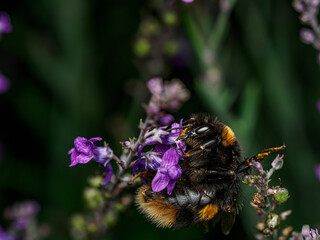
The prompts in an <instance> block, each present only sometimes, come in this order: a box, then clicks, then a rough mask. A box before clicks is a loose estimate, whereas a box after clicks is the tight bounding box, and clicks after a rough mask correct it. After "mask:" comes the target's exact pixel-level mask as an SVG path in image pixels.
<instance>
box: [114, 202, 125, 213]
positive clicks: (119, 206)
mask: <svg viewBox="0 0 320 240" xmlns="http://www.w3.org/2000/svg"><path fill="white" fill-rule="evenodd" d="M115 208H116V210H117V211H118V212H123V211H124V206H123V204H121V203H117V204H116V206H115Z"/></svg>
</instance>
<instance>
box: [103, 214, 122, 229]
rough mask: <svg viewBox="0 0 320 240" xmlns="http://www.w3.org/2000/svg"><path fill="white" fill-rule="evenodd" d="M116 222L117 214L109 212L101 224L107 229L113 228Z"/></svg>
mask: <svg viewBox="0 0 320 240" xmlns="http://www.w3.org/2000/svg"><path fill="white" fill-rule="evenodd" d="M117 222H118V214H116V213H114V212H109V213H107V215H106V216H105V217H104V219H103V223H104V224H105V225H106V226H108V227H113V226H114V225H116V224H117Z"/></svg>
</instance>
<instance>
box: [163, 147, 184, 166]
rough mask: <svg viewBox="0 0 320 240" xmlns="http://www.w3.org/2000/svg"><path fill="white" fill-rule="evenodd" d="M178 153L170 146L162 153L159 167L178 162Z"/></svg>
mask: <svg viewBox="0 0 320 240" xmlns="http://www.w3.org/2000/svg"><path fill="white" fill-rule="evenodd" d="M178 161H179V154H178V152H177V150H176V149H173V148H170V149H169V150H168V151H166V152H165V153H164V154H163V157H162V162H161V164H160V167H161V168H169V167H171V166H174V165H176V164H178Z"/></svg>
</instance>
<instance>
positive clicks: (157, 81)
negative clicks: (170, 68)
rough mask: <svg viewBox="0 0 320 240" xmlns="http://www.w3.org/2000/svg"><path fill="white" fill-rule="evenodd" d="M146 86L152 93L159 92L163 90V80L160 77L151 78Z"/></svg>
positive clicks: (156, 93)
mask: <svg viewBox="0 0 320 240" xmlns="http://www.w3.org/2000/svg"><path fill="white" fill-rule="evenodd" d="M147 86H148V88H149V91H150V92H151V94H153V95H158V94H161V93H162V91H163V81H162V79H161V78H152V79H150V80H149V81H148V83H147Z"/></svg>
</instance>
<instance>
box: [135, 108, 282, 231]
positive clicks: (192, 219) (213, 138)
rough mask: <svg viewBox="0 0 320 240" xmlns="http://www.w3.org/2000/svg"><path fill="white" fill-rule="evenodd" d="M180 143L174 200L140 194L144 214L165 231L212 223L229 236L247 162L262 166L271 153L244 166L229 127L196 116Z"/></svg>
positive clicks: (138, 199) (147, 188)
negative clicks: (179, 171)
mask: <svg viewBox="0 0 320 240" xmlns="http://www.w3.org/2000/svg"><path fill="white" fill-rule="evenodd" d="M184 125H185V128H184V129H183V131H182V133H181V135H180V136H179V138H178V139H180V140H183V141H184V142H185V143H186V145H187V150H186V151H185V154H184V160H183V161H180V162H179V165H180V166H181V169H182V175H181V177H180V178H179V179H178V181H177V183H176V186H175V188H174V190H173V192H172V194H171V195H168V194H167V192H166V191H161V192H158V193H155V192H153V191H152V189H151V186H150V185H144V186H142V187H140V188H139V189H138V191H137V196H136V203H137V205H138V207H139V209H140V211H141V212H142V213H143V214H144V215H145V216H146V217H147V218H148V219H150V220H151V221H152V222H154V223H155V224H157V226H159V227H163V228H183V227H188V226H190V225H193V224H196V223H204V224H205V225H206V226H207V223H208V221H210V220H212V219H213V221H214V222H215V223H217V222H221V229H222V232H223V233H224V234H229V232H230V230H231V228H232V226H233V224H234V221H235V218H236V215H237V214H238V212H239V209H240V206H241V204H240V201H239V196H238V195H239V189H240V186H239V184H240V180H241V179H242V178H243V177H244V175H245V174H246V173H247V172H248V170H249V169H250V168H251V167H250V166H249V165H248V161H249V160H257V161H261V160H262V159H264V158H265V157H266V156H267V155H268V154H269V153H270V152H272V151H276V150H279V148H270V149H267V150H264V151H262V152H261V153H259V154H257V155H255V156H254V157H252V158H250V159H248V160H244V158H243V157H242V153H241V148H240V145H239V143H238V140H237V138H236V136H235V134H234V132H233V131H232V130H231V128H230V127H228V126H226V125H224V124H223V123H221V122H220V121H218V120H217V119H216V118H213V117H211V116H209V115H206V114H196V115H193V116H192V117H191V118H190V119H189V120H187V121H186V122H185V123H184Z"/></svg>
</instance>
